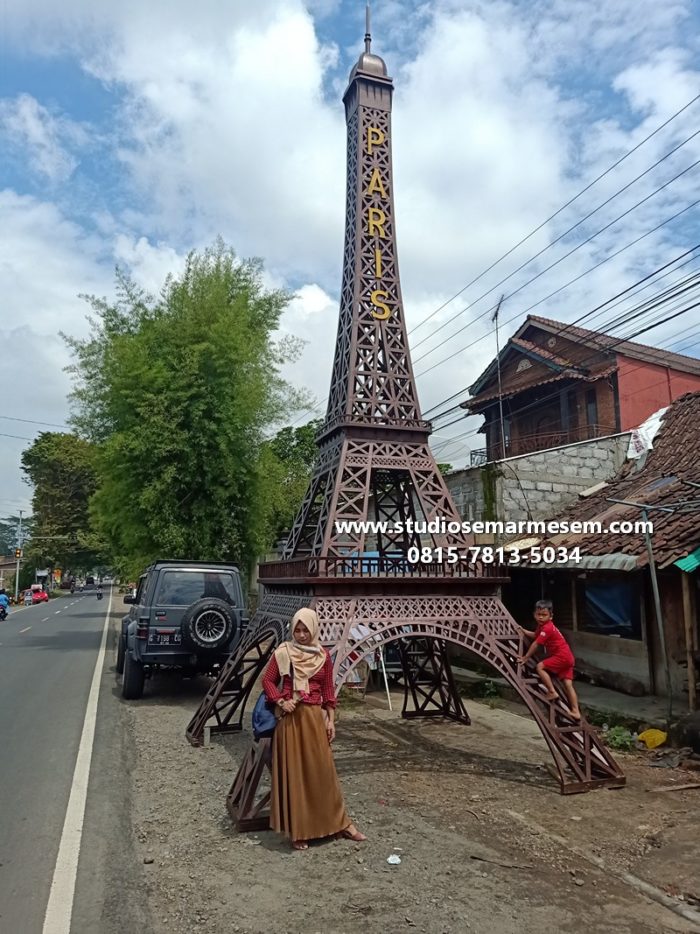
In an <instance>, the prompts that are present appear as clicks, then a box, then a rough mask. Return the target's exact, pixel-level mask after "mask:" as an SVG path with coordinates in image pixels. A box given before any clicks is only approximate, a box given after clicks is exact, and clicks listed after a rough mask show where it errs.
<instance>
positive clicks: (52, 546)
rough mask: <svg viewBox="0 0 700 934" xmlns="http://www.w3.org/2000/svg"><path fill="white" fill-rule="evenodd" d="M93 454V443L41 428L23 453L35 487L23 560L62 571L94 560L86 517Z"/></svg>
mask: <svg viewBox="0 0 700 934" xmlns="http://www.w3.org/2000/svg"><path fill="white" fill-rule="evenodd" d="M95 456H96V448H95V446H94V445H93V444H91V443H90V442H89V441H86V440H85V439H84V438H79V437H78V436H77V435H73V434H66V433H62V432H53V431H44V432H42V433H41V434H40V435H39V436H38V437H37V438H36V439H35V440H34V441H33V442H32V444H31V445H30V446H29V447H28V448H27V449H26V450H25V451H24V452H23V453H22V471H23V472H24V475H25V480H26V482H27V483H29V484H31V485H32V486H33V488H34V492H33V495H32V513H33V517H32V524H31V526H30V525H29V524H25V526H24V535H23V537H24V539H25V541H26V542H27V543H26V545H25V555H24V557H25V563H26V564H33V563H35V564H37V565H44V564H48V565H49V566H52V567H58V566H60V567H62V568H64V569H66V568H75V567H90V566H91V564H92V563H93V562H94V561H95V560H96V558H97V551H98V550H99V549H98V548H97V547H96V542H95V539H94V536H93V534H92V533H91V530H90V519H89V502H90V497H91V496H92V494H93V493H94V492H95V489H96V485H97V481H96V476H95ZM27 538H28V539H29V540H28V541H27Z"/></svg>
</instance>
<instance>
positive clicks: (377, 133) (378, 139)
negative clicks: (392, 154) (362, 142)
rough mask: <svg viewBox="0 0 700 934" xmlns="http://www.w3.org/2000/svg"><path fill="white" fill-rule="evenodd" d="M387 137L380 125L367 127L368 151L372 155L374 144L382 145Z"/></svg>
mask: <svg viewBox="0 0 700 934" xmlns="http://www.w3.org/2000/svg"><path fill="white" fill-rule="evenodd" d="M385 139H386V137H385V136H384V134H383V133H382V131H381V130H380V129H379V127H378V126H368V127H367V152H368V154H369V155H370V156H371V155H372V148H373V147H374V146H381V145H382V143H383V142H384V140H385Z"/></svg>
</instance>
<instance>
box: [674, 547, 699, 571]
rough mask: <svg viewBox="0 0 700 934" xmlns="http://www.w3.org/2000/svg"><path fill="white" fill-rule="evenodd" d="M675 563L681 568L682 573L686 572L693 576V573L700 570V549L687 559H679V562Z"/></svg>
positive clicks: (686, 557) (692, 552) (687, 556)
mask: <svg viewBox="0 0 700 934" xmlns="http://www.w3.org/2000/svg"><path fill="white" fill-rule="evenodd" d="M673 563H674V564H675V566H676V567H677V568H680V569H681V571H685V572H686V574H691V573H692V572H693V571H696V570H697V569H698V568H700V548H696V549H695V551H691V552H690V554H689V555H686V556H685V558H679V559H678V561H674V562H673Z"/></svg>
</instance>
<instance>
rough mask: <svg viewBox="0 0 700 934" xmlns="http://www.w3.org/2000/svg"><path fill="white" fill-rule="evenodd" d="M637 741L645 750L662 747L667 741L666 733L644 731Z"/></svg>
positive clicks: (661, 731)
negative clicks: (640, 742)
mask: <svg viewBox="0 0 700 934" xmlns="http://www.w3.org/2000/svg"><path fill="white" fill-rule="evenodd" d="M637 739H639V740H641V741H642V742H643V743H644V745H645V746H646V747H647V749H656V747H657V746H663V744H664V743H665V742H666V740H667V739H668V733H664V731H663V730H653V729H652V730H644V732H643V733H640V734H639V736H638V737H637Z"/></svg>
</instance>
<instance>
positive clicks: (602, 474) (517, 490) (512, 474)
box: [446, 432, 629, 521]
mask: <svg viewBox="0 0 700 934" xmlns="http://www.w3.org/2000/svg"><path fill="white" fill-rule="evenodd" d="M628 444H629V433H628V432H626V433H624V434H619V435H613V436H611V437H608V438H593V439H591V440H590V441H580V442H578V443H576V444H568V445H565V446H563V447H559V448H553V449H551V450H549V451H537V452H536V453H534V454H523V455H520V456H519V457H510V458H507V459H506V460H502V461H497V462H496V463H495V464H494V465H493V466H495V467H496V469H497V473H498V476H497V480H496V506H497V509H496V511H497V515H496V517H495V518H497V519H500V520H502V521H517V520H520V519H528V518H531V519H551V518H554V517H555V516H559V515H561V514H562V513H563V512H565V511H566V509H567V507H569V506H571V505H572V503H574V502H576V500H577V499H578V495H579V493H581V492H582V491H583V490H586V489H588V488H589V487H592V486H594V485H595V484H596V483H599V482H600V481H601V480H611V479H612V478H613V477H614V476H615V475H616V474H617V472H618V471H619V469H620V467H621V466H622V464H623V463H624V460H625V457H626V454H627V447H628ZM483 470H484V468H483V467H471V468H467V469H465V470H457V471H453V472H452V473H450V474H448V476H447V477H446V482H447V486H448V488H449V490H450V493H451V494H452V497H453V499H454V500H455V504H456V506H457V509H458V510H459V512H460V515H461V516H462V518H463V519H470V520H473V519H484V518H493V517H486V516H485V515H484V508H485V502H484V490H483V478H482V472H483Z"/></svg>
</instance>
